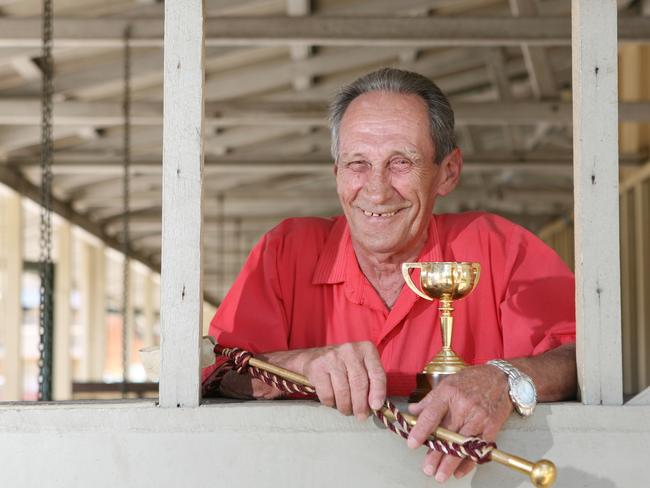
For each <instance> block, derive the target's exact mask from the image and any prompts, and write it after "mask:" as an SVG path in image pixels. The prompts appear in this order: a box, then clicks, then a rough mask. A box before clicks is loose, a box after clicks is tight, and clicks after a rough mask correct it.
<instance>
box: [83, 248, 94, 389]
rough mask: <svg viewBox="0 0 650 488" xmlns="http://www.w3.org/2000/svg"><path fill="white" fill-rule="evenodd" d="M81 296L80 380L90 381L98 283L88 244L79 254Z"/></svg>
mask: <svg viewBox="0 0 650 488" xmlns="http://www.w3.org/2000/svg"><path fill="white" fill-rule="evenodd" d="M79 254H80V255H79V295H80V298H81V300H80V308H81V310H80V318H81V327H82V328H83V348H82V354H81V361H80V368H79V373H80V374H79V379H80V380H81V381H90V380H91V379H95V378H94V377H93V376H94V375H93V373H94V371H93V367H92V363H93V351H94V349H93V343H94V340H95V339H94V333H95V330H94V326H93V318H94V314H93V310H94V293H93V286H94V283H95V282H96V281H97V280H96V278H95V269H94V268H95V267H94V266H93V264H94V259H93V258H94V246H93V245H92V244H90V243H88V242H85V241H83V242H81V252H80V253H79Z"/></svg>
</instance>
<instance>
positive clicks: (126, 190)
mask: <svg viewBox="0 0 650 488" xmlns="http://www.w3.org/2000/svg"><path fill="white" fill-rule="evenodd" d="M130 37H131V26H130V25H127V27H126V29H125V30H124V94H123V97H124V98H123V103H122V113H123V115H124V141H123V143H124V146H123V151H124V178H123V192H122V196H123V206H124V208H123V211H124V214H123V219H122V252H123V253H124V267H123V269H122V285H123V286H122V396H126V394H127V383H128V381H129V364H128V362H129V350H128V348H129V338H128V334H129V331H130V327H129V326H130V323H129V321H130V320H129V319H130V313H129V310H130V306H129V299H130V293H131V280H130V275H131V273H130V268H131V259H130V258H129V241H130V232H129V212H130V181H131V175H130V172H131V46H130V44H129V39H130Z"/></svg>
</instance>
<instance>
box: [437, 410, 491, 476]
mask: <svg viewBox="0 0 650 488" xmlns="http://www.w3.org/2000/svg"><path fill="white" fill-rule="evenodd" d="M481 420H483V419H481ZM481 420H473V421H470V422H468V423H466V424H465V425H463V426H462V428H460V430H459V431H458V433H459V434H461V435H464V436H465V437H470V436H474V435H477V433H479V432H481V431H482V430H483V422H482V421H481ZM453 427H456V428H458V426H457V425H455V426H453ZM449 430H454V429H453V428H452V427H449ZM463 461H464V460H463V459H462V458H459V457H456V456H450V455H446V456H444V457H443V458H442V460H441V461H440V465H439V466H438V469H437V471H436V481H438V482H439V483H444V482H445V481H447V480H448V479H449V477H450V476H451V475H452V474H456V475H457V476H456V477H460V476H459V474H460V473H458V469H459V468H460V466H461V464H462V462H463ZM470 462H471V461H470ZM471 468H472V467H470V468H469V470H468V471H467V472H469V471H471ZM465 469H467V466H466V467H465ZM465 474H466V473H465ZM463 476H464V474H463Z"/></svg>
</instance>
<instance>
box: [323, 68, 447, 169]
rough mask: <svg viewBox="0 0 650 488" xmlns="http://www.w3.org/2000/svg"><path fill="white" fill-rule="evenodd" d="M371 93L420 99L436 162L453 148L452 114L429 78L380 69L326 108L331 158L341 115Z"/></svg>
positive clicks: (346, 89) (348, 87) (342, 92)
mask: <svg viewBox="0 0 650 488" xmlns="http://www.w3.org/2000/svg"><path fill="white" fill-rule="evenodd" d="M373 91H384V92H392V93H404V94H410V95H417V96H419V97H420V98H421V99H422V100H423V101H424V103H425V104H426V106H427V111H428V112H429V125H430V127H431V138H432V139H433V147H434V150H435V162H436V164H440V163H441V162H442V160H443V159H444V157H445V156H446V155H447V154H449V153H450V152H451V151H453V150H454V149H455V148H456V141H455V139H454V112H453V110H452V109H451V105H450V104H449V100H448V99H447V97H446V96H445V94H444V93H442V91H441V90H440V88H438V86H437V85H436V84H435V83H434V82H433V81H431V80H430V79H429V78H427V77H425V76H422V75H421V74H418V73H414V72H412V71H403V70H399V69H395V68H383V69H380V70H378V71H373V72H372V73H368V74H367V75H364V76H362V77H361V78H358V79H356V80H355V81H353V82H352V83H350V84H349V85H346V86H344V87H343V88H341V90H340V91H339V92H338V93H337V94H336V96H335V97H334V99H333V100H332V102H331V103H330V108H329V124H330V131H331V133H332V148H331V150H332V157H333V158H334V160H337V159H338V152H339V128H340V126H341V120H342V119H343V114H344V113H345V111H346V110H347V108H348V106H349V105H350V103H352V101H353V100H354V99H355V98H357V97H358V96H359V95H363V94H364V93H368V92H373Z"/></svg>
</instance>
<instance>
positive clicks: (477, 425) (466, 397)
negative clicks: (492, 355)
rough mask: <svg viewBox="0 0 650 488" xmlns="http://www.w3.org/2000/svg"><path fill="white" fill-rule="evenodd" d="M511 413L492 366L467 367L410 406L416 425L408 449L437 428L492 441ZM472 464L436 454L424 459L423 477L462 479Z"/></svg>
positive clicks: (498, 373)
mask: <svg viewBox="0 0 650 488" xmlns="http://www.w3.org/2000/svg"><path fill="white" fill-rule="evenodd" d="M512 410H513V406H512V403H511V401H510V396H509V394H508V382H507V379H506V376H505V375H504V374H503V373H502V372H501V371H499V370H498V369H497V368H495V367H493V366H473V367H468V368H465V369H463V370H462V371H460V372H459V373H456V374H454V375H451V376H450V377H448V378H445V379H444V380H443V381H442V382H441V383H440V384H439V385H438V386H437V387H436V388H434V389H433V390H432V391H430V392H429V393H428V394H427V396H426V397H424V398H423V399H422V400H421V401H420V402H418V403H415V404H411V405H409V411H410V412H411V413H412V414H414V415H418V422H417V425H416V426H415V427H413V430H412V431H411V434H410V436H409V439H408V445H409V447H411V448H416V447H418V446H420V445H421V444H422V443H423V442H424V441H425V440H426V439H427V437H428V436H429V435H430V434H431V433H432V432H433V431H434V430H435V429H436V428H438V426H441V427H445V428H446V429H449V430H451V431H454V432H458V433H460V434H462V435H464V436H476V437H481V438H482V439H485V440H487V441H494V440H495V438H496V436H497V433H498V432H499V430H500V429H501V426H502V425H503V424H504V423H505V421H506V420H507V419H508V416H509V415H510V413H511V412H512ZM474 465H475V463H474V462H473V461H471V460H469V459H464V460H463V459H461V458H458V457H455V456H451V455H443V454H442V453H440V452H438V451H429V452H428V453H427V455H426V456H425V458H424V463H423V470H424V472H425V474H427V475H429V476H433V475H434V473H435V478H436V481H438V482H443V481H446V480H447V479H448V478H449V477H450V476H451V475H452V474H455V476H456V477H457V478H462V477H463V476H465V475H466V474H467V473H469V472H470V471H471V470H472V469H473V468H474Z"/></svg>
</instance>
